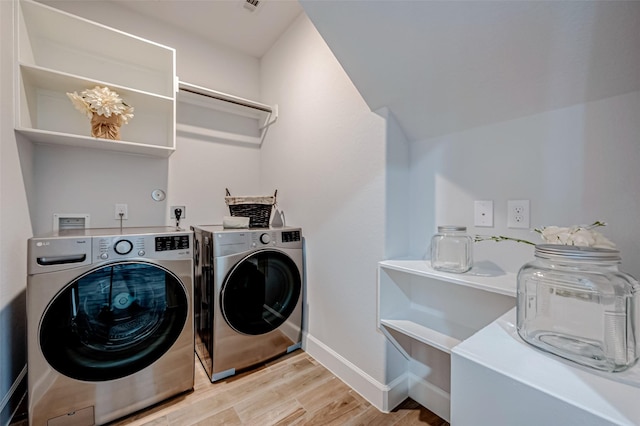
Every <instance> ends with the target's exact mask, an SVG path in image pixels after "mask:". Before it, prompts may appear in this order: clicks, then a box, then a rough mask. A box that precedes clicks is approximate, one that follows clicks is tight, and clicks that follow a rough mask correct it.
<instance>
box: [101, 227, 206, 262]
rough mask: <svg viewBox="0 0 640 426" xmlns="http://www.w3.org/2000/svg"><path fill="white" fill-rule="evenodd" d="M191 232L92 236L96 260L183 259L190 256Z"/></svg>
mask: <svg viewBox="0 0 640 426" xmlns="http://www.w3.org/2000/svg"><path fill="white" fill-rule="evenodd" d="M192 238H193V237H192V234H191V233H177V234H162V235H118V236H100V237H94V238H93V246H94V258H95V259H96V260H103V261H104V260H121V259H132V258H139V257H146V258H149V259H183V258H189V257H191V253H192V252H191V246H192Z"/></svg>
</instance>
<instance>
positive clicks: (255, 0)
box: [244, 0, 262, 12]
mask: <svg viewBox="0 0 640 426" xmlns="http://www.w3.org/2000/svg"><path fill="white" fill-rule="evenodd" d="M261 4H262V0H244V8H245V9H247V10H249V11H250V12H255V11H256V9H258V6H260V5H261Z"/></svg>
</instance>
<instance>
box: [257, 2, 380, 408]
mask: <svg viewBox="0 0 640 426" xmlns="http://www.w3.org/2000/svg"><path fill="white" fill-rule="evenodd" d="M261 87H262V88H263V92H262V98H263V100H264V101H265V102H267V103H278V105H279V109H280V119H279V120H278V122H277V124H276V125H275V126H273V128H272V129H270V130H269V140H268V141H266V142H265V144H264V145H263V148H262V151H261V154H262V174H261V182H262V189H263V191H268V190H271V189H272V188H277V189H278V203H279V207H280V208H281V209H282V210H284V212H285V215H286V219H287V223H288V224H291V225H296V226H301V227H302V228H303V234H304V237H305V246H306V294H305V305H304V307H305V312H306V313H305V321H306V333H307V336H306V349H307V351H308V352H309V353H310V354H311V355H312V356H314V357H316V358H317V359H318V360H320V361H321V362H322V363H324V364H325V365H327V366H328V367H329V368H330V369H332V370H333V371H334V372H335V373H337V374H338V375H339V376H341V377H342V378H344V379H345V380H346V381H347V382H348V383H349V384H350V385H351V386H352V387H354V388H355V389H356V390H358V391H359V392H361V393H363V394H367V392H368V391H369V390H371V389H374V390H375V388H376V386H379V385H380V384H384V383H386V381H385V380H386V378H385V368H384V367H385V356H386V355H385V339H384V338H383V336H382V335H381V334H380V333H379V332H378V331H377V329H376V290H375V288H376V263H377V262H378V261H379V260H381V259H383V258H384V255H385V253H384V242H385V161H386V159H385V122H384V119H382V118H381V117H380V116H378V115H376V114H374V113H372V112H370V111H369V108H368V107H367V105H366V104H365V103H364V101H363V100H362V98H361V96H360V95H359V93H358V92H357V91H356V89H355V88H354V86H353V84H352V83H351V81H350V80H349V78H348V77H347V76H346V74H345V73H344V71H343V69H342V68H341V67H340V65H339V63H338V62H337V61H336V59H335V58H334V56H333V55H332V53H331V52H330V50H329V49H328V47H327V46H326V44H325V43H324V41H323V40H322V38H321V37H320V35H319V34H318V33H317V31H316V30H315V28H314V26H313V25H312V24H311V22H310V21H309V20H308V18H307V17H306V15H302V16H300V17H299V18H298V19H297V21H296V22H295V23H294V24H293V25H292V27H291V28H290V29H289V30H288V31H287V33H286V34H285V35H284V36H283V37H281V38H280V40H279V41H278V42H277V43H276V45H275V46H274V47H273V48H272V49H271V50H270V51H269V52H268V53H267V54H266V55H265V56H264V57H263V58H262V80H261ZM372 393H373V394H375V391H374V392H372ZM376 396H377V395H376Z"/></svg>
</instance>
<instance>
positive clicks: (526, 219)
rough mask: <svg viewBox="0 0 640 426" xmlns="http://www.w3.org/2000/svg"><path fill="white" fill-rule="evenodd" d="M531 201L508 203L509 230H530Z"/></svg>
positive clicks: (511, 201) (510, 201)
mask: <svg viewBox="0 0 640 426" xmlns="http://www.w3.org/2000/svg"><path fill="white" fill-rule="evenodd" d="M529 207H530V205H529V200H509V201H507V228H522V229H529V226H530V222H531V219H530V214H529V212H530V210H529Z"/></svg>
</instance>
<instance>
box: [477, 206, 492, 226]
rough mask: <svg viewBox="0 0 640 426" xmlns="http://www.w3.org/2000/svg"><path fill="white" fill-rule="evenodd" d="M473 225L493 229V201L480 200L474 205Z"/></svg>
mask: <svg viewBox="0 0 640 426" xmlns="http://www.w3.org/2000/svg"><path fill="white" fill-rule="evenodd" d="M473 224H474V225H475V226H484V227H487V228H493V201H492V200H480V201H474V204H473Z"/></svg>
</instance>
